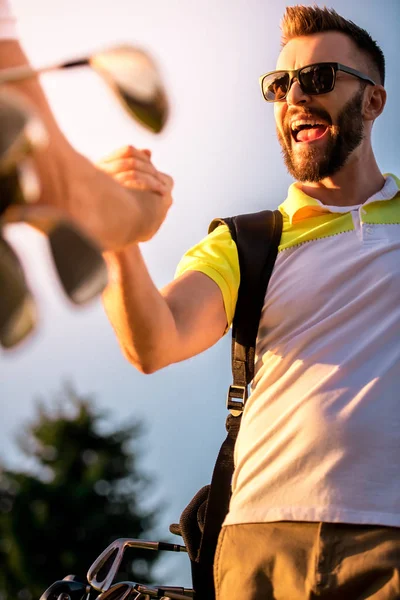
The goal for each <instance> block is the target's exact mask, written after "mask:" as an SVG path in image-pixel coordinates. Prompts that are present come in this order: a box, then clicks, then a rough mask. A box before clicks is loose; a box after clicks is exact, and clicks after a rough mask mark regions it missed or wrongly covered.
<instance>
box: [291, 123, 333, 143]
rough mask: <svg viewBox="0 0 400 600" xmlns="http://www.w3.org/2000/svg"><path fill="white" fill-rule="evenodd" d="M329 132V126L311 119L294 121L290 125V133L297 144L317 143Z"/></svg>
mask: <svg viewBox="0 0 400 600" xmlns="http://www.w3.org/2000/svg"><path fill="white" fill-rule="evenodd" d="M327 131H328V125H326V124H325V123H319V122H317V121H315V120H310V119H301V120H298V121H293V122H292V123H291V125H290V132H291V134H292V137H293V139H294V141H295V142H315V141H316V140H319V139H321V138H322V137H323V136H324V135H325V133H326V132H327Z"/></svg>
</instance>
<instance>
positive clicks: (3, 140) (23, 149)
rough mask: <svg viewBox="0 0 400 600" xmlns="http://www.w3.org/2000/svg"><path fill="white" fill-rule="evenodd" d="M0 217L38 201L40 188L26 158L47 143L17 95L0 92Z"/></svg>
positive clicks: (29, 108)
mask: <svg viewBox="0 0 400 600" xmlns="http://www.w3.org/2000/svg"><path fill="white" fill-rule="evenodd" d="M0 131H1V135H0V215H1V214H3V213H4V212H5V210H6V209H7V207H8V206H9V205H11V204H14V203H21V202H32V201H34V200H36V199H37V197H38V194H39V186H38V181H37V179H36V178H35V177H34V176H33V174H32V171H29V169H28V170H25V169H24V165H26V161H27V157H29V156H30V155H31V153H32V152H33V150H35V149H36V148H41V147H43V146H44V145H45V144H46V143H47V134H46V131H45V128H44V125H43V124H42V122H41V121H40V119H39V118H38V117H37V115H36V113H35V111H34V109H33V108H32V106H31V105H30V103H28V102H27V101H25V100H24V99H23V98H22V97H21V95H20V94H18V93H17V92H11V91H8V90H7V91H5V90H1V91H0Z"/></svg>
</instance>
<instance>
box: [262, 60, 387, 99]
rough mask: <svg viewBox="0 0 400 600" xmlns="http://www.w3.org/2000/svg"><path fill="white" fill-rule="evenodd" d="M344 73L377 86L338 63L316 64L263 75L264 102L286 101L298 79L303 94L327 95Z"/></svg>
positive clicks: (358, 73)
mask: <svg viewBox="0 0 400 600" xmlns="http://www.w3.org/2000/svg"><path fill="white" fill-rule="evenodd" d="M338 71H343V73H349V74H350V75H353V76H354V77H358V79H362V80H363V81H366V82H367V83H371V84H372V85H376V83H375V81H373V80H372V79H370V77H367V76H366V75H364V74H363V73H360V71H356V70H355V69H352V68H351V67H346V66H345V65H341V64H340V63H336V62H324V63H315V64H312V65H307V66H305V67H301V69H289V70H287V71H270V72H269V73H265V75H261V77H260V87H261V93H262V95H263V97H264V100H266V101H267V102H279V101H280V100H284V99H285V98H286V96H287V94H288V92H289V90H290V88H291V86H292V83H293V81H294V80H295V79H297V81H298V83H299V85H300V87H301V89H302V90H303V92H304V93H305V94H307V95H309V96H318V95H319V94H327V93H328V92H331V91H332V90H333V88H334V87H335V83H336V73H337V72H338Z"/></svg>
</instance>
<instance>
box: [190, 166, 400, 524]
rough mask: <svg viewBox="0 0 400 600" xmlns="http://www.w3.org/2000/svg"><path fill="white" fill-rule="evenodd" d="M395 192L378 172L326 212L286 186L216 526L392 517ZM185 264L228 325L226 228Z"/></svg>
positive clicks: (399, 252) (232, 285) (396, 511)
mask: <svg viewBox="0 0 400 600" xmlns="http://www.w3.org/2000/svg"><path fill="white" fill-rule="evenodd" d="M399 190H400V182H399V180H396V178H394V177H393V176H388V177H387V178H386V183H385V186H384V188H383V189H382V190H381V191H380V192H379V193H378V194H376V195H375V196H374V197H372V198H370V199H369V200H368V201H367V202H365V203H364V204H363V205H361V206H356V207H345V208H338V207H329V206H324V205H323V204H322V203H321V202H319V201H318V200H315V199H314V198H311V197H309V196H307V195H305V194H304V193H303V192H301V190H300V189H298V188H297V186H296V184H293V186H291V187H290V188H289V194H288V198H287V199H286V201H285V202H284V203H283V205H282V206H281V207H280V210H281V212H282V214H283V217H284V229H283V234H282V239H281V245H280V248H279V253H278V258H277V261H276V264H275V268H274V271H273V274H272V277H271V280H270V284H269V287H268V292H267V294H266V298H265V302H264V307H263V311H262V316H261V321H260V327H259V332H258V339H257V348H256V352H257V355H256V375H255V378H254V381H253V386H252V393H251V395H250V398H249V400H248V402H247V404H246V408H245V411H244V415H243V419H242V425H241V429H240V432H239V437H238V440H237V443H236V447H235V473H234V478H233V484H232V487H233V494H232V500H231V505H230V511H229V514H228V516H227V518H226V520H225V523H224V524H225V525H229V524H237V523H251V522H253V523H254V522H267V521H279V520H295V521H325V522H344V523H367V524H381V525H392V526H400V191H399ZM188 269H195V270H200V271H202V272H204V273H205V274H206V275H208V276H210V277H212V278H213V279H214V281H216V283H217V284H218V285H219V286H220V288H221V291H222V293H223V295H224V302H225V307H226V310H227V316H228V321H229V320H230V318H231V315H232V314H233V312H232V307H233V309H234V305H235V303H236V297H237V287H238V284H239V277H238V276H237V269H238V265H237V252H236V255H235V246H234V244H233V242H232V240H231V239H230V236H229V232H228V231H227V228H225V227H221V228H218V229H217V230H216V231H214V232H213V234H211V236H208V237H207V238H206V239H205V240H203V242H201V243H200V244H198V245H197V246H195V247H194V248H193V249H191V250H190V251H189V252H188V253H187V254H186V255H185V257H184V258H183V260H182V261H181V263H180V265H179V267H178V274H180V273H182V272H183V271H185V270H188ZM215 273H217V275H216V276H215ZM221 279H222V280H223V283H222V284H221Z"/></svg>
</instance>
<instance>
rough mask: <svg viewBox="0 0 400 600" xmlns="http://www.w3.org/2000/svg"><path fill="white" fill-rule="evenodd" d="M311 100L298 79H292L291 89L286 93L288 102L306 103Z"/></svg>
mask: <svg viewBox="0 0 400 600" xmlns="http://www.w3.org/2000/svg"><path fill="white" fill-rule="evenodd" d="M309 100H310V96H309V95H308V94H306V93H305V92H303V90H302V89H301V87H300V84H299V82H298V81H297V79H294V80H293V81H292V85H291V86H290V90H289V91H288V93H287V94H286V102H287V104H293V105H295V104H305V103H306V102H308V101H309Z"/></svg>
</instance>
